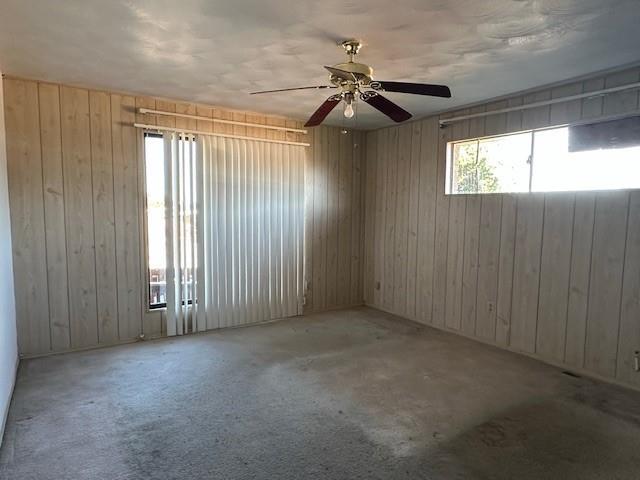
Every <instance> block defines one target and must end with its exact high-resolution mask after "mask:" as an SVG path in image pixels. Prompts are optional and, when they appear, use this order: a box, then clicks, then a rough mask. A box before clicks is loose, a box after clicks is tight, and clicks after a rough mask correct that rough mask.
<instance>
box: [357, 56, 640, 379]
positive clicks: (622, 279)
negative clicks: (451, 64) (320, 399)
mask: <svg viewBox="0 0 640 480" xmlns="http://www.w3.org/2000/svg"><path fill="white" fill-rule="evenodd" d="M639 78H640V70H639V69H638V68H634V69H629V70H627V71H622V72H619V73H614V74H610V75H607V76H599V77H594V78H592V79H586V80H584V81H577V82H571V83H567V84H566V85H559V86H554V87H553V88H552V89H543V90H540V91H534V92H530V93H527V94H526V95H516V96H513V97H512V98H507V99H503V100H499V101H496V102H492V103H489V104H486V105H480V106H477V107H473V108H471V109H463V110H459V111H455V112H447V113H445V114H442V115H441V116H439V117H431V118H429V119H425V120H421V121H417V122H412V123H408V124H405V125H401V126H399V127H389V128H383V129H380V130H376V131H373V132H369V133H368V134H367V138H368V143H369V145H370V146H369V152H370V153H368V155H372V156H375V159H376V161H375V162H373V164H374V165H375V166H376V167H377V168H376V173H377V175H378V176H377V177H376V181H375V182H370V181H368V182H366V188H367V193H366V195H367V197H366V198H370V199H371V201H372V202H373V205H372V206H371V209H372V210H373V212H370V211H368V210H367V208H365V216H367V217H368V218H369V219H370V220H368V222H370V223H367V228H368V229H369V231H371V232H374V233H375V234H374V235H368V234H367V235H366V236H365V240H364V242H365V245H364V249H365V264H367V265H371V268H366V269H365V271H364V275H365V278H364V283H365V285H371V287H369V288H371V294H370V295H365V301H366V303H367V304H370V305H373V306H375V307H378V308H381V309H383V310H387V311H390V312H392V313H395V314H398V315H402V316H405V317H407V318H412V319H415V320H417V321H419V322H423V323H427V324H431V325H433V326H435V327H437V328H444V329H447V330H452V331H456V332H459V333H461V334H464V335H466V336H470V337H474V338H478V339H481V340H483V341H486V342H490V343H493V344H496V345H499V346H501V347H503V348H507V349H510V350H515V351H521V352H525V353H527V354H528V355H531V356H534V357H536V358H539V359H542V360H546V361H549V362H551V363H554V364H562V365H566V366H567V367H568V368H572V369H578V370H580V371H583V372H585V373H587V374H589V373H592V374H597V375H600V376H602V377H606V378H611V379H617V380H618V381H620V382H622V383H626V384H632V385H637V384H638V382H639V381H638V378H640V377H638V375H637V374H636V373H635V372H633V358H634V352H635V350H637V349H638V348H639V347H638V346H639V345H640V327H639V326H638V325H640V324H639V323H638V321H637V319H638V315H639V313H638V312H639V311H640V300H639V299H638V298H639V295H640V294H639V293H638V292H639V291H640V287H639V286H638V282H639V281H640V280H638V279H639V278H640V274H638V268H640V267H639V266H638V262H639V260H638V250H639V247H638V228H639V227H638V226H637V225H638V223H639V222H638V217H637V216H638V210H639V209H640V207H639V206H638V203H639V200H638V192H637V191H631V192H628V191H627V192H624V191H622V192H576V193H572V192H556V193H535V194H491V195H482V196H477V195H460V196H449V195H445V184H446V180H447V172H446V158H447V142H450V141H453V140H460V139H465V138H471V137H475V136H482V135H499V134H504V133H509V132H517V131H521V130H523V129H528V128H544V127H548V126H551V125H558V124H566V123H570V122H574V121H579V120H590V119H594V120H597V119H598V118H600V117H602V116H604V115H617V114H624V113H628V112H633V111H638V108H640V103H639V102H640V99H639V98H638V92H637V91H636V90H630V91H626V92H621V93H620V94H616V95H611V96H609V95H606V96H598V97H591V98H585V99H581V100H574V101H570V102H566V103H558V104H554V105H552V106H544V107H538V108H534V109H529V110H522V111H513V112H509V113H503V114H498V115H492V116H488V117H486V118H476V119H470V120H467V121H461V122H456V123H454V124H452V125H449V126H447V127H446V128H444V129H438V128H437V125H438V123H437V122H438V120H439V119H445V118H447V117H451V116H458V115H464V114H467V113H472V112H477V111H483V110H487V111H491V110H496V109H500V108H504V107H507V106H518V105H522V104H527V103H533V102H537V101H540V100H546V99H551V98H554V99H555V98H561V97H563V96H568V95H574V94H578V93H582V92H589V91H594V90H597V89H601V88H604V87H605V86H607V87H609V86H617V85H624V84H627V83H631V82H637V81H638V79H639ZM418 134H419V135H420V153H419V168H418V172H419V181H418V182H416V181H415V179H414V175H415V173H414V172H415V169H414V165H413V160H414V158H413V155H414V147H415V143H416V136H417V135H418ZM395 138H399V139H400V142H399V143H398V144H397V145H396V144H395ZM409 138H410V145H409V140H408V139H409ZM374 145H375V146H376V147H377V148H378V150H377V151H375V152H374V148H373V146H374ZM381 151H382V152H383V153H381ZM407 151H410V152H411V162H410V167H408V168H405V167H404V158H405V155H406V152H407ZM371 163H372V160H371V158H367V165H369V164H371ZM407 171H409V172H410V173H409V187H408V192H409V201H408V206H409V208H408V219H409V220H408V223H407V224H406V228H407V236H406V247H405V246H404V245H405V235H404V232H400V231H396V230H395V229H397V228H398V227H399V226H400V227H401V228H404V227H405V224H404V219H403V216H402V215H404V213H405V203H406V200H405V197H404V195H405V193H404V188H405V181H404V176H405V175H406V172H407ZM390 176H391V177H392V178H389V177H390ZM381 177H383V178H381ZM416 183H417V188H418V193H417V239H416V241H415V243H414V241H413V239H412V235H413V229H414V222H415V217H416V211H415V202H416V195H415V193H414V190H415V188H416ZM367 207H369V205H368V204H367ZM399 213H400V214H402V215H399ZM390 232H394V233H393V235H390ZM390 243H392V244H391V245H389V244H390ZM390 250H392V251H393V252H394V257H395V259H396V261H394V262H391V261H390V260H389V251H390ZM403 250H404V251H403ZM414 258H417V265H416V268H415V271H414V270H413V269H412V268H411V263H412V262H413V259H414ZM398 261H400V262H403V263H404V262H405V261H406V263H407V268H406V272H405V271H404V270H403V268H404V267H403V263H398ZM389 269H392V272H393V274H391V273H390V272H389ZM403 274H405V275H406V281H405V280H404V275H403ZM370 276H371V278H370ZM414 277H415V278H414ZM377 282H380V283H381V285H382V288H381V291H380V290H376V289H375V288H374V287H375V285H376V284H377ZM414 285H415V287H414ZM414 288H415V298H414V295H413V291H414ZM403 290H404V291H405V295H404V296H405V297H406V302H405V303H404V304H402V305H401V304H400V303H398V299H400V298H401V297H402V296H403V295H402V293H401V294H400V295H397V294H395V293H393V294H392V293H390V292H398V291H400V292H403ZM389 295H393V297H395V298H394V301H393V302H390V301H389ZM414 312H415V313H414Z"/></svg>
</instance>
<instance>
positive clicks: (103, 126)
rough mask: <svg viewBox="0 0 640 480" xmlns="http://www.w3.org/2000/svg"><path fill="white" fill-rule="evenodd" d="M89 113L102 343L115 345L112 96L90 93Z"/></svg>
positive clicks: (97, 286) (115, 294)
mask: <svg viewBox="0 0 640 480" xmlns="http://www.w3.org/2000/svg"><path fill="white" fill-rule="evenodd" d="M89 111H90V122H91V132H90V135H91V173H92V191H93V214H94V232H95V263H96V293H97V306H98V343H115V342H116V341H117V340H118V338H119V335H118V294H117V290H118V281H117V268H116V232H115V223H116V221H115V211H114V183H113V151H112V138H111V99H110V97H109V95H108V94H107V93H104V92H89Z"/></svg>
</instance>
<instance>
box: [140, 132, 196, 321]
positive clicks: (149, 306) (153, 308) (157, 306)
mask: <svg viewBox="0 0 640 480" xmlns="http://www.w3.org/2000/svg"><path fill="white" fill-rule="evenodd" d="M141 134H142V141H141V143H142V148H141V152H142V158H141V163H142V169H141V170H142V179H141V180H142V206H143V210H142V211H143V225H142V229H143V232H144V234H143V236H142V237H143V249H142V251H143V252H144V258H143V262H142V264H143V276H144V285H145V289H144V291H145V310H146V312H147V313H153V312H157V311H162V310H166V309H167V302H158V303H151V275H150V272H151V270H150V266H149V205H148V202H147V199H148V191H147V151H146V138H147V137H155V138H163V134H162V132H160V131H159V130H142V132H141ZM190 139H191V140H192V141H194V142H195V141H196V139H197V137H196V136H195V135H192V136H191V137H190ZM182 304H183V305H185V302H182ZM186 305H193V299H189V300H187V301H186Z"/></svg>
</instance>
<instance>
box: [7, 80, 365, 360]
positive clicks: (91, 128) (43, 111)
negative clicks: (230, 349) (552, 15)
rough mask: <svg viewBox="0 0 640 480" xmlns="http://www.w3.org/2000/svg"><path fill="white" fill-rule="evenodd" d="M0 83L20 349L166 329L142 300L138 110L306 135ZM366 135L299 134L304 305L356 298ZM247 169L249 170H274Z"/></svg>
mask: <svg viewBox="0 0 640 480" xmlns="http://www.w3.org/2000/svg"><path fill="white" fill-rule="evenodd" d="M3 81H4V86H5V104H6V117H7V133H8V138H7V143H8V145H7V150H8V153H9V158H8V161H9V165H8V166H9V180H10V186H9V188H10V201H11V211H12V235H13V248H14V265H15V277H16V279H15V280H16V281H15V283H16V293H17V295H16V297H17V298H16V300H17V302H16V307H17V311H18V328H19V332H20V333H19V337H20V352H21V354H22V355H38V354H43V353H48V352H59V351H66V350H70V349H71V350H72V349H77V348H84V347H87V346H94V345H110V344H114V343H119V342H126V341H131V340H133V339H135V338H137V337H138V336H139V335H140V334H141V333H144V334H145V336H146V337H147V338H150V337H151V338H152V337H158V336H162V335H165V334H166V319H165V317H164V315H163V313H162V311H158V310H152V311H149V310H148V309H147V300H146V295H147V283H146V276H147V271H146V260H145V255H146V241H147V239H146V235H145V224H144V222H145V201H144V193H145V180H144V179H145V171H144V162H143V161H142V159H143V155H144V144H143V137H142V132H141V131H140V130H138V129H136V128H134V127H133V123H134V122H135V121H139V122H144V123H148V124H151V125H159V126H175V127H178V128H186V129H197V130H203V131H211V132H213V131H217V132H220V133H233V132H235V133H240V134H246V135H252V136H256V137H259V138H267V136H268V135H269V136H271V137H273V138H280V137H281V138H283V139H284V138H287V139H289V140H295V141H306V140H307V137H304V136H302V135H301V134H297V133H287V134H286V135H285V134H284V133H283V132H275V131H267V130H264V129H259V128H255V127H240V126H236V127H233V126H230V125H220V124H213V123H211V122H206V121H204V120H195V119H185V118H179V117H175V118H174V117H168V116H163V115H153V114H139V113H136V109H137V108H140V107H147V108H154V109H156V108H157V109H159V110H165V111H170V112H174V111H175V112H178V113H186V114H197V115H201V116H205V117H210V118H214V117H215V118H222V119H236V120H243V121H250V122H256V123H258V124H273V125H288V126H293V127H300V122H296V121H293V120H286V119H283V118H279V117H273V116H268V115H259V114H253V113H247V112H232V111H229V110H225V109H221V108H217V107H212V106H205V105H198V104H195V103H188V102H175V101H172V100H167V99H156V98H152V97H135V96H131V95H126V94H117V93H110V92H104V91H97V90H89V89H83V88H72V87H67V86H64V85H57V84H51V83H44V82H37V81H32V80H21V79H12V78H7V79H4V80H3ZM364 137H365V136H364V135H363V134H362V133H361V132H357V131H353V132H350V133H349V134H348V135H342V134H340V132H339V129H336V128H329V127H320V128H317V129H314V131H312V132H310V135H309V137H308V138H309V139H310V140H311V142H312V143H313V147H312V148H309V149H308V150H307V155H306V158H305V165H304V170H305V175H307V174H309V176H307V177H305V178H306V182H307V183H306V185H305V188H306V189H307V194H306V195H307V203H306V207H305V208H306V209H307V210H306V213H305V228H306V236H305V245H304V248H305V251H306V252H307V253H306V255H307V257H308V258H307V260H306V263H305V266H304V271H305V275H306V276H307V277H306V278H307V291H306V294H307V296H308V300H309V304H308V305H307V306H306V308H305V311H315V310H323V309H330V308H338V307H340V306H347V305H357V304H361V303H362V295H363V267H364V259H363V248H364V244H363V241H362V237H363V235H364V230H365V228H367V226H368V227H369V228H372V227H373V224H367V222H366V221H365V214H364V209H363V203H365V198H366V193H367V192H366V189H364V188H363V182H364V181H365V178H366V173H367V172H366V168H363V164H364V163H365V162H366V149H367V146H366V140H365V138H364ZM274 151H275V150H274ZM254 167H255V170H254V174H258V173H259V174H261V175H264V174H267V173H268V174H272V173H273V174H279V175H281V174H282V173H283V172H271V171H269V172H267V171H266V169H265V168H264V166H263V168H262V169H258V167H257V166H254ZM247 171H248V172H249V171H250V170H247ZM290 171H291V172H295V175H296V178H297V176H299V175H301V174H302V170H301V169H298V168H296V169H290ZM278 179H279V181H280V180H282V178H281V177H278ZM292 180H293V179H292ZM254 193H255V194H256V195H258V194H259V195H264V194H265V192H254ZM238 194H241V195H245V196H246V195H249V192H238ZM283 200H284V201H286V200H287V199H286V198H284V199H283ZM298 220H299V219H298V218H297V217H296V216H293V215H290V216H286V218H281V222H282V223H281V225H282V226H283V228H289V227H290V226H291V225H293V224H294V223H295V222H297V221H298ZM241 227H242V228H240V227H239V229H238V231H237V232H236V234H237V238H238V240H239V241H240V240H242V241H243V242H244V241H250V239H251V238H252V237H251V233H254V232H253V231H250V229H249V227H248V225H242V226H241ZM262 227H264V224H263V225H262ZM327 247H329V250H328V249H327ZM238 258H239V257H238ZM285 260H286V259H285ZM238 261H240V259H239V260H238ZM238 265H240V264H238ZM328 265H330V268H329V270H328V271H329V272H330V273H331V277H330V279H328V278H327V266H328ZM243 267H246V268H249V266H248V265H247V264H243ZM280 267H281V269H280V270H279V272H280V273H279V274H280V275H282V276H281V277H280V278H281V279H282V280H283V281H284V284H283V285H284V287H285V288H287V289H289V290H290V289H291V288H295V285H293V284H292V282H294V281H295V278H296V275H294V273H295V272H294V267H295V266H294V265H291V264H289V263H287V262H286V261H285V262H284V263H283V264H282V265H281V266H280ZM300 268H302V267H301V266H300ZM254 290H255V289H251V290H250V291H249V293H248V295H249V294H250V295H254V293H255V291H254ZM327 290H329V296H327ZM327 300H329V301H327ZM256 308H260V307H259V306H258V307H256ZM283 308H286V309H287V311H291V310H293V309H297V308H298V307H297V306H296V305H289V304H288V305H285V306H283ZM257 314H258V312H256V315H257ZM212 322H213V319H212ZM212 325H213V323H212ZM222 325H224V324H222ZM215 326H218V324H217V323H216V325H215Z"/></svg>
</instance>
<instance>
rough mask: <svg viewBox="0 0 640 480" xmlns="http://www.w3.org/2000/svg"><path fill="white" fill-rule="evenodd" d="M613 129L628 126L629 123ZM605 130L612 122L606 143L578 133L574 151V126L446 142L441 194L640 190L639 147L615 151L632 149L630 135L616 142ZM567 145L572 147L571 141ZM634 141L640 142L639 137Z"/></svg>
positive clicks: (629, 129)
mask: <svg viewBox="0 0 640 480" xmlns="http://www.w3.org/2000/svg"><path fill="white" fill-rule="evenodd" d="M617 124H620V125H626V126H627V127H628V124H629V122H624V123H620V122H618V123H617ZM595 125H596V126H597V125H598V124H595ZM611 125H613V123H611V122H608V124H607V129H606V131H605V133H606V137H605V140H606V141H601V138H600V137H603V135H604V134H603V133H602V130H603V129H599V128H595V127H594V128H588V129H582V130H580V135H581V137H580V138H579V140H580V142H579V147H580V148H579V149H577V148H575V147H576V145H573V147H574V148H572V146H571V144H570V142H571V138H570V134H571V128H574V129H575V127H559V128H549V129H540V130H530V131H527V132H522V133H517V134H509V135H500V136H495V137H487V138H479V139H472V140H465V141H461V142H452V143H449V155H448V158H447V164H448V168H447V189H446V190H447V193H449V194H465V193H508V192H529V191H532V192H553V191H579V190H615V189H624V188H640V146H638V145H635V146H626V147H625V148H621V147H620V146H621V145H634V141H633V138H630V135H631V134H630V133H629V132H630V131H632V132H633V131H635V130H632V129H631V128H626V129H625V130H624V132H622V131H621V135H622V133H625V135H626V136H625V138H624V142H621V141H617V140H619V139H618V138H617V137H616V136H615V135H614V133H615V132H613V133H612V128H613V127H612V126H611ZM633 125H635V123H634V124H633ZM589 132H595V133H594V138H593V139H592V138H588V135H589ZM575 135H576V134H575V132H574V137H575ZM597 135H599V137H598V136H597ZM595 137H597V138H595ZM573 140H574V143H576V139H575V138H574V139H573ZM637 140H638V142H640V138H639V139H637ZM616 141H617V142H616ZM598 147H600V148H598ZM587 148H592V149H591V150H588V149H587Z"/></svg>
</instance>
